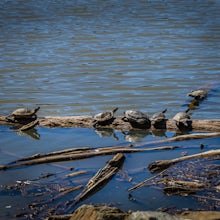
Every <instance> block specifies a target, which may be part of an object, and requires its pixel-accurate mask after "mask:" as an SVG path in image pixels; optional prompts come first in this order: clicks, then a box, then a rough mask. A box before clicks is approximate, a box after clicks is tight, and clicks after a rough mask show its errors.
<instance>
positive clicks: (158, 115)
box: [150, 109, 167, 123]
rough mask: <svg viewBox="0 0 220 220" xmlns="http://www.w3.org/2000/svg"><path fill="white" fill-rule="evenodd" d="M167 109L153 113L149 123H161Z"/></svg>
mask: <svg viewBox="0 0 220 220" xmlns="http://www.w3.org/2000/svg"><path fill="white" fill-rule="evenodd" d="M166 111H167V109H164V110H163V111H162V112H159V113H155V114H154V115H153V116H152V117H151V118H150V120H151V122H153V123H159V122H161V121H163V120H164V119H165V118H166V116H165V113H166Z"/></svg>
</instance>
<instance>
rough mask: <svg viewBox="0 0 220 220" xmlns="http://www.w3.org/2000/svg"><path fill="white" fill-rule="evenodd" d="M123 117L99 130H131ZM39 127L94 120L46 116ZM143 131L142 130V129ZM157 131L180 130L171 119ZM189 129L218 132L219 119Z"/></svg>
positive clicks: (90, 123)
mask: <svg viewBox="0 0 220 220" xmlns="http://www.w3.org/2000/svg"><path fill="white" fill-rule="evenodd" d="M122 118H123V117H121V116H118V117H116V118H115V119H114V120H113V121H112V123H110V124H107V125H104V126H101V125H100V126H99V128H111V129H116V130H119V131H128V130H131V129H133V127H132V126H131V124H130V123H129V122H126V121H124V120H122ZM38 120H39V126H42V127H86V128H94V127H93V122H94V118H93V116H91V115H85V116H46V117H40V118H38ZM9 124H11V123H10V122H8V121H7V120H6V117H5V116H0V125H9ZM142 129H143V128H142ZM150 129H152V130H155V128H154V126H151V128H150ZM157 129H167V130H174V131H178V130H180V129H179V128H178V127H177V126H176V124H175V123H174V122H173V120H172V119H168V120H166V121H165V123H162V124H161V125H157ZM191 129H192V130H196V131H220V119H210V120H192V124H191Z"/></svg>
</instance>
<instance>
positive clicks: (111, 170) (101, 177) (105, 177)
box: [74, 153, 125, 205]
mask: <svg viewBox="0 0 220 220" xmlns="http://www.w3.org/2000/svg"><path fill="white" fill-rule="evenodd" d="M124 160H125V156H124V155H123V154H122V153H118V154H116V155H115V156H114V157H113V159H112V160H110V161H108V162H107V164H106V166H105V167H104V168H102V169H100V170H99V171H98V172H97V173H96V174H95V176H94V177H92V178H91V179H90V180H89V182H88V183H87V185H86V187H85V189H84V190H83V191H82V192H81V193H80V194H79V195H78V196H76V197H75V198H74V205H75V204H77V203H78V202H80V201H82V200H84V199H85V198H87V197H88V196H90V195H91V194H93V193H94V192H97V191H98V190H100V189H101V188H102V187H103V186H104V185H105V184H106V183H107V182H108V181H109V180H110V179H111V178H112V177H113V175H115V174H116V173H117V172H118V170H119V169H120V168H121V166H122V164H123V162H124Z"/></svg>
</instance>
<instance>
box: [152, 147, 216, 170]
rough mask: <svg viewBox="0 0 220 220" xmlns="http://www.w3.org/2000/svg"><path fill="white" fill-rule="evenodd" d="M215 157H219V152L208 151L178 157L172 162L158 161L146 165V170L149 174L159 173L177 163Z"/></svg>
mask: <svg viewBox="0 0 220 220" xmlns="http://www.w3.org/2000/svg"><path fill="white" fill-rule="evenodd" d="M217 155H220V150H209V151H206V152H202V153H198V154H193V155H189V156H184V157H178V158H175V159H172V160H158V161H155V162H152V163H150V164H149V165H148V169H149V170H150V172H151V173H155V172H160V171H162V170H165V169H167V168H169V167H170V166H172V165H174V164H176V163H178V162H182V161H185V160H190V159H196V158H204V157H211V156H217Z"/></svg>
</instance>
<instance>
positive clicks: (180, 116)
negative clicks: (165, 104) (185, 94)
mask: <svg viewBox="0 0 220 220" xmlns="http://www.w3.org/2000/svg"><path fill="white" fill-rule="evenodd" d="M189 110H190V109H187V110H186V111H185V112H178V113H177V114H176V115H175V116H174V117H173V121H174V122H175V123H176V125H177V127H179V126H181V125H184V126H185V127H188V126H189V122H190V121H191V118H190V116H189V115H188V114H187V113H188V111H189Z"/></svg>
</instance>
